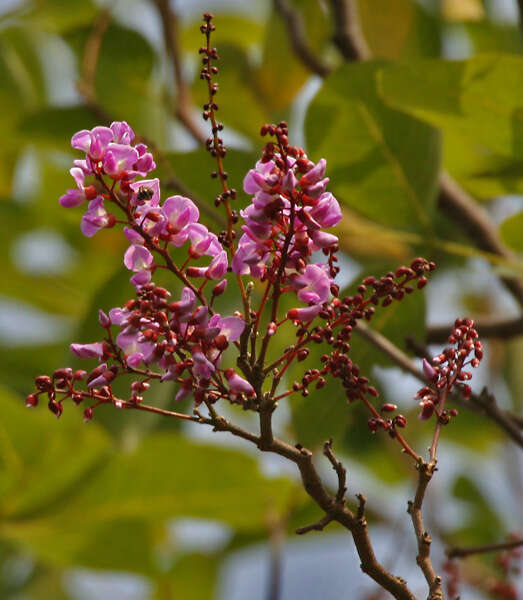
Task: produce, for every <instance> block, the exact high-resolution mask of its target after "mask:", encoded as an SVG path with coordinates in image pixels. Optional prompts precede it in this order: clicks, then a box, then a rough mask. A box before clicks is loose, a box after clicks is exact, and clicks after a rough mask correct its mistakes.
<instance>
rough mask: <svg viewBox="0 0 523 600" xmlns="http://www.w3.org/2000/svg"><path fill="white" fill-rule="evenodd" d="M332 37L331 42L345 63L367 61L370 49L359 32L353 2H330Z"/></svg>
mask: <svg viewBox="0 0 523 600" xmlns="http://www.w3.org/2000/svg"><path fill="white" fill-rule="evenodd" d="M330 3H331V7H332V14H333V21H334V35H333V37H332V40H333V42H334V44H335V45H336V46H337V47H338V50H339V51H340V52H341V54H342V56H343V57H344V58H345V60H347V61H350V62H352V61H355V60H368V59H369V58H370V57H371V52H370V49H369V47H368V45H367V42H366V40H365V38H364V37H363V33H362V31H361V25H360V20H359V18H358V7H357V4H356V1H355V0H331V2H330Z"/></svg>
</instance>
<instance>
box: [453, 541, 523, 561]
mask: <svg viewBox="0 0 523 600" xmlns="http://www.w3.org/2000/svg"><path fill="white" fill-rule="evenodd" d="M520 546H523V540H511V541H509V542H501V543H499V544H486V545H485V546H464V547H461V548H460V547H459V546H454V547H452V548H447V550H445V554H446V555H447V558H466V557H467V556H472V555H473V554H487V553H489V552H502V551H503V550H512V549H514V548H519V547H520Z"/></svg>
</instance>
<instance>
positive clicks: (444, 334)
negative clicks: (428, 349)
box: [425, 317, 523, 344]
mask: <svg viewBox="0 0 523 600" xmlns="http://www.w3.org/2000/svg"><path fill="white" fill-rule="evenodd" d="M452 329H453V326H452V325H450V324H449V325H438V326H433V327H428V328H427V335H426V338H425V339H426V342H427V344H444V343H446V341H447V338H448V337H449V332H450V331H452ZM476 329H477V330H478V333H479V335H480V337H481V338H483V339H485V338H499V339H505V340H506V339H510V338H513V337H517V336H519V335H523V317H516V318H514V319H507V320H499V319H496V320H494V319H492V320H485V321H481V320H480V321H476Z"/></svg>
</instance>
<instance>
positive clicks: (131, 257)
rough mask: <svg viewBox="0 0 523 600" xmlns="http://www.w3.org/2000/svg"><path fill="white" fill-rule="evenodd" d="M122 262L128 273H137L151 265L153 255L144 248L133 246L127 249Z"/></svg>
mask: <svg viewBox="0 0 523 600" xmlns="http://www.w3.org/2000/svg"><path fill="white" fill-rule="evenodd" d="M123 262H124V265H125V266H126V267H127V268H128V269H129V270H130V271H134V272H135V273H138V272H139V271H143V270H145V269H148V268H149V267H150V266H151V265H152V264H153V255H152V254H151V253H150V252H149V250H147V248H145V247H144V246H138V245H135V244H133V245H132V246H129V248H127V250H126V252H125V255H124V259H123Z"/></svg>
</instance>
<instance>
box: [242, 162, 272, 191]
mask: <svg viewBox="0 0 523 600" xmlns="http://www.w3.org/2000/svg"><path fill="white" fill-rule="evenodd" d="M274 166H275V164H274V161H272V160H270V161H268V162H266V163H263V162H261V161H258V162H257V163H256V168H254V169H251V170H250V171H249V172H248V173H247V175H246V176H245V178H244V180H243V189H244V190H245V192H246V193H247V194H256V192H258V191H260V190H261V191H269V190H270V189H272V188H273V187H274V186H275V185H276V184H277V183H278V181H279V177H278V175H271V171H272V170H273V169H274Z"/></svg>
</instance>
